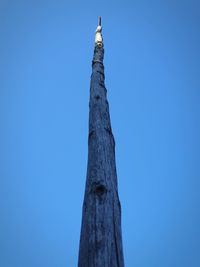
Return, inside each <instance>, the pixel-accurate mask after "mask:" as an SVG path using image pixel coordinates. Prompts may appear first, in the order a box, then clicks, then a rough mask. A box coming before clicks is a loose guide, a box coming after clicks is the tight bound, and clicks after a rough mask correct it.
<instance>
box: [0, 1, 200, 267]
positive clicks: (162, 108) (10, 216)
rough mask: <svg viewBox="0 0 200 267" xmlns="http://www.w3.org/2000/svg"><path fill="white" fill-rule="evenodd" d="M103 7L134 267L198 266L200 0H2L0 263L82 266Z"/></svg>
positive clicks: (4, 266) (127, 241)
mask: <svg viewBox="0 0 200 267" xmlns="http://www.w3.org/2000/svg"><path fill="white" fill-rule="evenodd" d="M99 15H101V16H102V23H103V35H104V43H105V72H106V87H107V89H108V99H109V102H110V112H111V120H112V127H113V132H114V135H115V139H116V157H117V170H118V180H119V194H120V199H121V203H122V212H123V213H122V226H123V243H124V255H125V263H126V267H199V266H200V213H199V211H200V141H199V137H200V118H199V117H200V30H199V27H200V3H199V1H194V0H188V1H184V0H182V1H177V0H173V1H172V0H169V1H167V0H165V1H147V0H146V1H142V0H140V1H139V0H137V1H128V0H123V1H106V0H102V1H67V0H66V1H59V0H57V1H44V0H40V1H35V0H34V1H25V0H22V1H21V0H18V1H14V0H10V1H9V0H1V1H0V58H1V60H0V125H1V131H0V266H1V267H58V266H59V267H75V266H77V257H78V248H79V235H80V224H81V212H82V211H81V209H82V201H83V193H84V186H85V177H86V166H87V135H88V100H89V83H90V74H91V60H92V55H93V45H94V32H95V28H96V25H97V17H98V16H99Z"/></svg>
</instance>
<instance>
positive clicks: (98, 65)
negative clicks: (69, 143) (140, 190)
mask: <svg viewBox="0 0 200 267" xmlns="http://www.w3.org/2000/svg"><path fill="white" fill-rule="evenodd" d="M103 57H104V46H103V39H102V27H101V19H99V25H98V27H97V30H96V35H95V48H94V56H93V61H92V75H91V84H90V102H89V109H90V111H89V136H88V166H87V179H86V187H85V196H84V203H83V211H82V226H81V237H80V248H79V260H78V267H124V259H123V248H122V234H121V206H120V201H119V197H118V186H117V173H116V163H115V140H114V136H113V133H112V128H111V123H110V114H109V105H108V101H107V96H106V92H107V90H106V88H105V84H104V79H105V77H104V65H103Z"/></svg>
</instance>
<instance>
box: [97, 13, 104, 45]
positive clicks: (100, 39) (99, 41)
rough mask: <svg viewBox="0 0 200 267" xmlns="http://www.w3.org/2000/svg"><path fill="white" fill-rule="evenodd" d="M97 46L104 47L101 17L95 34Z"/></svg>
mask: <svg viewBox="0 0 200 267" xmlns="http://www.w3.org/2000/svg"><path fill="white" fill-rule="evenodd" d="M95 46H98V47H102V46H103V37H102V26H101V17H99V19H98V26H97V29H96V32H95Z"/></svg>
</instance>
